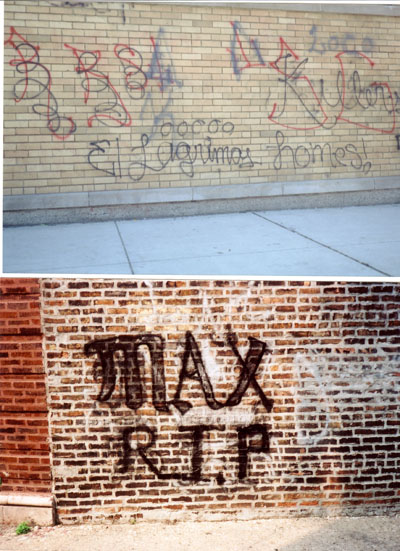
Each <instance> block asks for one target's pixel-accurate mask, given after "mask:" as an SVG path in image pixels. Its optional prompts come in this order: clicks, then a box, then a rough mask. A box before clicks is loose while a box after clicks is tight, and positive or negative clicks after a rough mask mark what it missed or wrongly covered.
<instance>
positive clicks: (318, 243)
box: [253, 212, 392, 277]
mask: <svg viewBox="0 0 400 551" xmlns="http://www.w3.org/2000/svg"><path fill="white" fill-rule="evenodd" d="M253 214H254V215H255V216H259V217H260V218H262V219H263V220H267V222H271V223H272V224H275V225H276V226H279V227H280V228H283V229H284V230H287V231H290V232H292V233H295V234H296V235H299V236H300V237H304V239H308V240H309V241H311V242H312V243H316V244H317V245H321V246H322V247H325V248H326V249H329V250H330V251H333V252H335V253H338V254H340V255H342V256H344V257H345V258H349V259H350V260H353V262H357V264H361V265H362V266H365V267H367V268H370V269H371V270H375V271H376V272H379V273H380V274H382V275H384V276H387V277H392V276H391V275H390V274H387V273H386V272H382V270H379V269H378V268H375V267H374V266H371V265H370V264H367V263H366V262H361V260H357V259H356V258H353V257H352V256H350V255H348V254H346V253H343V252H342V251H339V250H337V249H335V248H334V247H331V246H330V245H326V243H322V242H321V241H317V240H316V239H313V238H312V237H309V236H308V235H305V234H304V233H301V232H299V231H297V230H292V229H290V228H287V227H286V226H285V225H284V224H280V223H279V222H275V221H274V220H270V219H269V218H266V217H265V216H262V215H261V214H259V213H257V212H253Z"/></svg>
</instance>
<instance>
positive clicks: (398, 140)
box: [396, 134, 400, 151]
mask: <svg viewBox="0 0 400 551" xmlns="http://www.w3.org/2000/svg"><path fill="white" fill-rule="evenodd" d="M396 140H397V150H398V151H400V134H397V135H396Z"/></svg>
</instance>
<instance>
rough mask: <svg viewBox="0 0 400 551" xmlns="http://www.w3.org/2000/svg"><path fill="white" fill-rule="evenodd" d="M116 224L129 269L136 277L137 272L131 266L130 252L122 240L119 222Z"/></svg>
mask: <svg viewBox="0 0 400 551" xmlns="http://www.w3.org/2000/svg"><path fill="white" fill-rule="evenodd" d="M114 224H115V227H116V228H117V232H118V235H119V238H120V240H121V243H122V247H123V249H124V253H125V256H126V259H127V261H128V264H129V268H130V270H131V274H132V275H134V274H135V272H134V270H133V266H132V264H131V261H130V258H129V255H128V251H127V250H126V247H125V243H124V240H123V239H122V235H121V232H120V230H119V227H118V222H114Z"/></svg>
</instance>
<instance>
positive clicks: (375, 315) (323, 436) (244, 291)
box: [42, 278, 400, 522]
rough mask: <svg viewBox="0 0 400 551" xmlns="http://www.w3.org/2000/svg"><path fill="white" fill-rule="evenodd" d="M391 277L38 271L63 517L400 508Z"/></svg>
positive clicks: (397, 295)
mask: <svg viewBox="0 0 400 551" xmlns="http://www.w3.org/2000/svg"><path fill="white" fill-rule="evenodd" d="M399 301H400V286H399V285H398V284H397V283H376V282H363V283H356V282H302V281H294V282H284V281H271V282H268V281H218V280H217V281H197V280H193V281H189V280H188V281H168V280H163V281H133V280H123V279H113V280H111V279H74V280H72V279H65V278H60V279H58V278H51V279H44V280H42V324H43V328H44V354H45V369H46V378H47V385H48V406H49V409H50V412H51V416H50V419H51V421H50V430H51V441H52V444H51V451H52V465H53V471H52V472H53V477H54V487H53V490H54V494H55V496H56V500H57V507H58V514H59V516H60V519H61V520H62V522H75V521H86V520H95V521H110V520H113V521H118V520H128V519H130V518H144V519H168V520H171V519H187V518H197V519H206V518H207V519H221V518H257V517H276V516H287V515H296V516H298V515H300V516H301V515H323V516H325V515H358V514H363V515H364V514H366V515H368V514H371V515H372V514H394V513H396V512H398V511H399V488H398V476H397V473H398V471H399V457H400V455H399V433H398V430H399V429H398V427H399V413H400V410H399V401H398V392H399V383H400V378H399V377H400V374H399V368H398V359H399V344H400V341H399V338H398V328H399V323H400V322H399Z"/></svg>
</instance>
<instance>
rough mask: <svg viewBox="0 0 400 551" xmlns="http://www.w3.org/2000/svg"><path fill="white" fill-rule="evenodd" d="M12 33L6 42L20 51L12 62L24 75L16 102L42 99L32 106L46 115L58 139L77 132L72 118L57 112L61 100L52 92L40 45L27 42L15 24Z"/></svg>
mask: <svg viewBox="0 0 400 551" xmlns="http://www.w3.org/2000/svg"><path fill="white" fill-rule="evenodd" d="M10 33H11V34H10V37H9V38H8V39H7V40H6V41H5V45H7V44H9V45H10V46H12V47H13V48H14V49H15V50H16V52H17V54H18V57H16V58H15V59H12V60H11V61H10V65H11V66H12V67H15V69H16V71H17V72H18V73H20V74H22V75H24V76H23V77H22V78H21V79H20V80H18V82H17V83H16V84H15V86H14V97H15V101H16V102H17V103H18V102H20V101H22V100H39V101H38V102H37V103H36V102H35V103H34V104H33V105H32V110H33V112H34V113H36V114H37V115H39V117H45V118H46V120H47V128H48V129H49V131H50V132H51V133H52V135H53V136H54V137H55V138H57V139H58V140H66V139H67V138H68V137H69V136H71V134H73V133H74V132H75V131H76V124H75V122H74V121H73V119H72V118H71V117H65V116H62V115H60V113H59V112H58V103H57V100H56V98H55V96H54V94H53V92H52V91H51V87H52V78H51V73H50V71H49V69H48V68H47V67H46V66H45V65H43V63H40V56H39V46H34V45H33V44H31V43H30V42H28V41H27V40H26V39H25V38H24V37H23V36H22V35H20V34H19V33H18V32H17V31H16V30H15V29H14V27H11V28H10Z"/></svg>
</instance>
